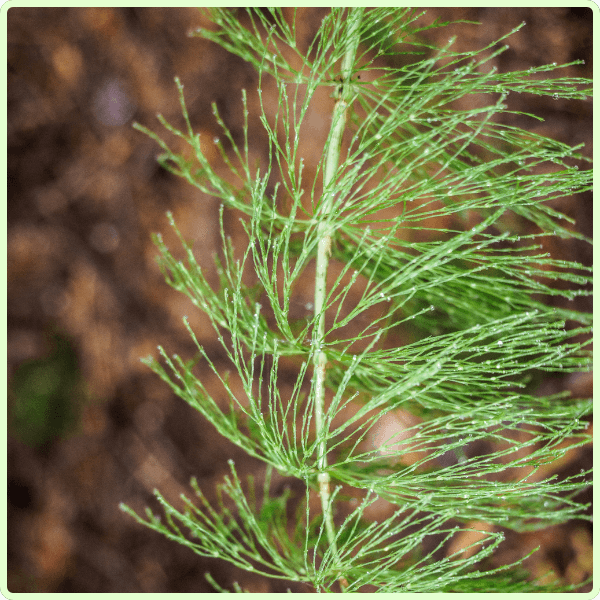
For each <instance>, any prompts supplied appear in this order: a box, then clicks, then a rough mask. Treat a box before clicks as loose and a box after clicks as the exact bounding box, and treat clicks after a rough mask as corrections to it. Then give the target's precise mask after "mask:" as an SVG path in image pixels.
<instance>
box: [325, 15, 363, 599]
mask: <svg viewBox="0 0 600 600" xmlns="http://www.w3.org/2000/svg"><path fill="white" fill-rule="evenodd" d="M363 13H364V9H363V8H355V9H350V12H349V14H348V29H347V31H348V46H347V50H346V52H345V54H344V57H343V59H342V69H341V77H342V81H341V84H340V90H339V92H338V94H337V102H336V103H335V107H334V109H333V117H332V123H331V132H330V135H329V147H328V149H327V156H326V157H325V166H324V170H323V194H324V197H323V202H322V204H321V213H322V220H321V222H320V225H319V229H318V232H319V246H318V249H317V270H316V275H315V303H314V304H315V315H317V319H318V320H317V326H316V329H315V331H314V335H313V347H314V348H316V349H317V350H316V351H315V357H314V378H315V379H314V381H315V423H316V428H317V439H319V438H321V441H320V442H319V445H318V450H317V452H318V457H317V465H318V469H319V473H318V476H317V479H318V482H319V494H320V496H321V507H322V510H323V517H324V520H325V530H326V533H327V540H328V542H329V545H330V548H331V551H332V552H333V553H334V555H336V556H337V544H336V541H335V529H334V525H333V510H332V506H331V494H330V487H329V473H328V472H327V441H326V440H325V433H326V432H325V431H324V427H325V424H324V412H325V368H326V365H327V356H326V354H325V352H323V350H322V348H323V343H324V341H325V340H324V338H325V311H324V309H323V307H324V304H325V298H326V295H327V289H326V284H327V265H328V263H329V255H330V253H331V235H332V233H333V231H332V229H333V222H332V218H331V216H332V215H331V210H332V206H333V200H334V196H335V193H334V190H333V189H332V188H331V186H330V184H331V182H332V181H333V180H334V178H335V175H336V173H337V168H338V163H339V157H340V150H341V143H342V135H343V133H344V127H345V125H346V112H347V109H348V106H349V103H350V102H351V100H352V93H353V92H352V84H351V81H350V78H351V76H352V65H353V64H354V61H355V56H356V52H357V50H358V43H359V35H358V30H359V27H360V23H361V20H362V17H363ZM339 581H340V585H341V587H342V590H343V589H344V588H345V587H346V585H347V583H346V580H345V579H344V577H343V575H342V574H340V579H339Z"/></svg>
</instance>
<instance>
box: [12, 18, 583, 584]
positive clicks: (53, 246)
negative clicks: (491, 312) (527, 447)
mask: <svg viewBox="0 0 600 600" xmlns="http://www.w3.org/2000/svg"><path fill="white" fill-rule="evenodd" d="M323 14H324V13H323V10H322V9H302V10H301V16H300V19H301V24H302V27H301V28H300V35H301V36H304V38H305V40H308V39H310V38H311V36H312V35H314V32H315V31H316V29H317V27H318V25H319V23H320V20H321V18H322V16H323ZM436 16H440V17H442V18H444V19H468V20H474V21H480V22H481V23H482V26H475V25H461V26H453V27H452V29H453V31H452V32H450V31H448V30H442V31H441V32H438V33H435V34H431V35H432V38H433V37H434V35H438V36H439V39H438V40H435V41H437V42H439V43H445V42H446V40H447V39H448V37H450V35H451V34H455V33H456V34H458V38H457V42H456V46H455V48H456V49H475V48H478V47H481V46H483V45H484V44H487V43H489V42H491V41H494V40H495V39H497V38H499V37H500V36H501V35H503V34H504V33H506V32H508V31H509V30H510V29H512V28H513V27H515V26H517V25H518V24H519V23H521V22H522V21H526V22H527V27H526V29H525V30H523V31H521V32H520V33H518V34H516V35H515V36H513V37H512V38H511V39H510V40H509V41H508V43H509V44H510V46H511V48H510V50H509V51H507V52H506V53H504V54H503V55H502V56H501V57H500V58H498V59H496V63H495V64H497V65H498V67H499V69H500V70H508V69H526V68H528V67H529V66H538V65H541V64H545V63H551V62H557V63H559V64H560V63H564V62H568V61H571V60H575V59H584V60H585V61H586V63H585V66H580V67H572V68H570V69H569V70H568V73H569V74H571V75H573V76H587V77H591V74H592V12H591V10H590V9H585V8H447V9H443V8H436V9H431V11H430V12H428V14H427V16H426V17H425V18H424V20H426V21H432V20H433V18H434V17H436ZM206 24H207V23H206V21H205V17H204V16H203V15H202V13H200V12H199V11H197V10H196V9H192V8H11V9H9V10H8V375H9V406H8V409H9V439H8V589H9V590H10V591H11V592H106V593H108V592H207V591H212V590H211V588H210V587H209V586H208V584H207V583H206V582H205V580H204V573H205V572H206V571H210V572H211V573H212V575H213V577H214V578H215V579H216V580H217V581H218V582H220V583H221V584H222V585H225V586H231V582H232V581H233V580H237V581H239V582H240V584H241V585H242V586H244V587H245V588H247V589H249V590H250V591H253V592H277V591H285V590H286V589H287V587H288V585H287V584H284V583H279V582H277V581H268V580H263V579H260V578H257V577H254V576H251V575H248V574H245V573H241V572H239V571H237V570H236V569H234V568H232V567H229V566H228V565H226V564H223V563H221V562H220V561H218V560H212V559H211V560H209V559H201V558H199V557H197V556H196V555H195V554H193V553H192V552H191V551H190V550H187V549H185V548H182V547H179V546H178V545H177V544H175V543H173V542H169V541H168V540H165V539H163V538H162V537H161V536H159V535H158V534H155V533H153V532H151V531H149V530H146V529H145V528H142V527H141V526H139V525H137V524H136V523H135V522H133V521H132V519H130V518H129V517H128V516H126V515H125V514H123V513H122V512H121V511H120V510H119V509H118V505H119V502H122V501H124V502H126V503H127V504H129V505H130V506H132V507H133V508H135V509H138V510H142V509H143V507H144V506H146V505H149V506H151V507H152V508H153V509H155V510H158V507H157V504H156V502H155V501H154V500H153V498H152V490H153V489H154V488H155V487H156V488H159V489H160V490H161V491H162V492H163V493H164V494H165V496H167V497H168V498H170V499H171V498H173V499H175V498H177V497H178V495H179V494H180V493H181V492H186V491H187V490H188V481H189V478H190V477H191V476H196V477H197V478H198V481H199V483H200V486H201V487H202V489H203V490H205V491H206V494H207V496H208V497H209V499H210V498H213V497H214V487H215V485H216V484H217V483H218V482H220V481H221V480H222V477H223V475H224V474H225V473H226V472H227V471H228V467H227V459H229V458H233V459H234V460H235V462H236V467H237V469H238V471H239V472H240V473H244V472H252V471H255V472H262V466H261V465H260V464H258V463H257V462H256V461H253V460H250V459H248V458H247V457H246V456H245V455H244V454H242V453H241V452H240V451H239V450H238V449H237V448H236V447H235V446H233V445H232V444H231V443H229V442H228V441H227V440H223V439H221V438H220V437H218V436H217V435H216V434H215V432H214V431H213V430H212V428H210V427H209V426H208V425H207V424H206V423H205V422H204V421H203V419H202V418H201V417H200V416H199V415H198V414H196V413H195V412H194V411H193V410H192V409H191V408H190V407H188V406H187V405H186V404H185V403H184V402H183V401H181V400H179V399H178V398H176V397H174V396H173V395H172V394H171V393H170V391H169V389H168V388H167V386H166V385H164V384H163V383H162V382H161V381H160V380H159V379H158V378H157V377H156V376H155V375H154V374H152V373H151V372H150V371H149V370H148V369H147V368H146V367H144V366H143V365H142V364H141V363H140V362H139V358H140V357H143V356H146V355H148V354H151V353H152V354H156V346H157V344H162V345H164V346H165V348H166V349H167V351H170V352H175V351H177V352H179V353H181V354H185V353H186V351H191V344H190V340H189V338H188V335H187V333H186V332H185V330H184V328H183V326H182V324H181V317H182V316H183V315H184V314H188V315H189V316H190V319H191V320H193V319H197V320H196V321H195V324H196V325H197V326H198V327H197V328H196V330H197V331H198V336H199V338H200V341H201V342H202V343H205V344H206V347H207V349H208V351H209V353H210V352H211V351H213V352H214V353H215V356H216V357H217V360H220V358H219V357H220V354H219V353H218V346H217V345H216V344H215V340H214V336H213V335H212V330H211V329H209V328H208V327H206V321H203V320H202V318H201V317H200V316H197V317H195V316H194V315H193V311H192V308H191V305H190V304H189V303H188V302H187V300H186V298H185V297H183V296H181V295H180V294H177V293H176V292H174V291H173V290H172V289H171V288H169V287H168V286H167V285H166V284H165V283H164V281H163V278H162V275H161V274H160V272H159V270H158V268H157V267H156V265H155V256H156V249H155V247H154V246H153V244H152V242H151V239H150V236H151V233H152V232H156V231H161V232H163V233H164V236H165V239H166V240H167V241H168V244H169V245H170V246H171V247H173V248H175V247H176V243H175V242H173V241H172V239H173V236H172V234H171V233H170V231H169V230H168V224H167V220H166V218H165V212H166V211H167V210H172V211H173V213H174V215H175V218H176V220H177V222H178V223H179V225H180V227H181V229H182V232H183V234H184V236H185V237H186V238H187V239H188V240H193V241H194V250H195V252H196V255H197V257H198V261H199V262H200V264H201V265H202V266H203V267H205V268H206V270H207V273H208V274H209V278H210V277H212V278H213V280H212V281H214V268H213V265H212V258H211V257H212V254H213V253H214V252H216V251H217V249H218V245H219V234H218V228H217V218H218V206H219V202H218V201H217V200H213V199H210V198H206V197H202V196H201V194H200V193H199V192H198V191H197V190H195V188H193V187H191V186H189V185H188V184H186V183H185V182H183V181H182V180H179V179H178V178H176V177H174V176H172V175H170V174H169V173H167V172H165V171H164V170H162V169H160V168H159V167H158V165H157V163H156V156H157V154H158V148H157V147H156V145H155V143H154V142H152V141H151V140H149V139H148V138H147V137H146V136H144V135H143V134H141V133H139V132H137V131H135V130H134V129H133V128H132V127H131V125H132V122H133V121H138V122H140V123H142V124H144V125H146V126H148V127H150V128H151V129H156V130H160V129H161V128H160V125H159V124H158V123H157V121H156V117H155V115H156V113H157V112H161V113H162V114H164V115H165V117H166V118H167V119H168V120H169V121H170V122H172V123H174V124H176V125H177V126H182V125H183V122H182V118H181V114H180V109H179V105H178V99H177V92H176V89H175V86H174V83H173V78H174V76H175V75H178V76H179V77H180V78H181V80H182V82H183V83H184V85H185V93H186V99H187V102H188V109H189V111H190V117H191V120H192V123H193V125H194V127H195V129H196V131H197V132H200V133H201V135H202V139H203V141H204V142H206V152H207V154H208V156H209V158H210V159H211V160H215V161H216V159H217V154H216V152H215V150H214V146H213V145H212V140H213V137H214V136H217V135H220V133H219V130H218V127H217V125H216V124H215V121H214V118H213V115H212V111H211V102H216V103H217V105H218V107H219V110H220V113H221V115H222V116H223V118H224V119H225V121H226V123H227V124H228V126H229V127H230V128H231V130H232V132H233V133H234V135H239V134H240V133H241V126H242V117H241V110H240V108H241V103H240V89H241V88H242V87H244V88H246V89H247V90H248V92H249V94H252V93H253V92H254V91H255V90H256V85H257V76H256V74H255V73H254V71H252V70H251V69H250V68H249V67H248V66H247V65H246V64H245V63H243V62H242V61H241V60H239V59H237V58H235V57H233V56H230V55H228V54H227V53H226V52H224V51H223V50H221V49H220V48H219V47H217V46H216V45H212V44H209V43H207V42H205V41H203V40H201V39H199V38H190V37H188V36H187V35H186V34H187V33H188V32H189V31H190V30H192V29H194V28H196V27H198V26H200V25H206ZM512 96H514V94H513V95H511V98H509V100H508V102H509V106H510V107H511V108H515V109H522V110H530V111H532V112H536V113H537V114H539V115H541V116H542V117H544V119H545V121H544V123H542V124H538V123H534V124H532V123H531V120H526V119H523V118H517V119H516V122H518V123H519V124H522V125H525V126H527V127H532V126H533V127H535V128H536V131H539V132H541V133H544V134H546V135H549V136H552V137H555V138H557V139H560V140H561V141H564V142H567V143H569V144H572V145H574V144H577V143H581V142H585V143H586V148H585V149H584V151H583V152H584V153H585V154H588V155H590V154H591V148H592V127H591V103H589V102H588V103H582V102H579V103H569V102H564V101H553V100H551V99H538V98H529V97H525V96H523V97H519V98H512ZM331 102H332V101H331V100H329V99H328V100H327V101H325V102H324V103H323V106H321V107H316V109H315V110H317V111H322V115H323V116H322V120H323V122H324V123H327V119H328V115H329V111H330V110H331V105H330V104H331ZM511 103H512V104H511ZM272 108H273V109H274V108H275V106H274V105H273V107H272ZM250 129H251V134H252V142H253V144H254V148H253V150H252V152H253V153H254V154H255V155H256V156H257V157H259V158H260V157H261V156H262V157H265V156H266V148H265V146H264V136H263V135H260V124H259V122H258V119H256V120H255V121H253V122H252V123H251V128H250ZM326 133H327V132H326V130H324V131H322V132H321V135H322V136H325V135H326ZM318 159H319V149H318V148H316V149H315V152H314V153H311V154H310V156H306V161H307V163H309V164H308V167H309V168H312V169H314V167H315V165H316V163H317V161H318ZM557 208H559V209H560V210H563V211H564V212H566V213H567V214H569V215H570V216H573V217H574V218H576V219H577V220H578V228H579V229H580V230H581V231H584V232H585V233H586V234H587V235H591V227H592V199H591V195H579V196H577V197H573V198H569V199H565V200H563V201H561V202H560V203H557ZM236 221H237V217H236V216H229V217H228V218H227V219H226V227H227V228H228V233H231V234H232V236H233V237H234V241H235V239H236V236H237V234H239V227H236V225H235V223H234V222H236ZM242 243H243V241H242V240H240V241H239V242H238V244H242ZM549 251H551V252H553V253H554V254H555V255H556V256H561V257H564V258H570V259H574V260H580V261H581V262H584V263H586V264H591V251H590V250H589V248H588V247H587V246H585V245H583V244H578V243H568V244H562V245H561V246H557V247H552V248H549ZM578 307H579V308H581V309H584V310H585V309H588V310H591V305H590V304H589V301H588V300H584V301H582V302H581V303H579V305H578ZM203 335H204V336H205V337H204V338H203V337H202V336H203ZM207 378H208V379H210V375H208V374H207ZM210 385H211V382H210V381H209V382H208V386H209V389H210ZM561 389H571V390H572V391H573V392H574V393H575V394H576V395H578V396H588V395H590V394H591V376H589V375H577V376H568V377H563V378H555V377H553V378H548V379H547V380H546V381H544V382H543V383H542V386H541V393H552V392H555V391H560V390H561ZM217 393H219V392H217ZM221 395H222V393H221ZM589 464H591V452H590V451H587V450H582V451H581V452H579V453H577V454H576V455H567V458H566V459H565V461H564V462H563V463H561V464H560V465H557V466H556V467H555V468H556V471H557V472H571V471H574V472H577V471H579V469H580V468H587V467H588V466H589ZM590 499H591V497H590ZM539 544H542V550H541V551H540V552H538V553H537V555H536V557H535V559H532V560H531V561H530V563H529V566H530V567H531V569H532V570H533V572H534V573H536V574H542V573H543V572H545V571H546V570H547V569H549V568H553V569H554V570H555V571H556V572H557V574H558V575H559V576H560V577H561V578H562V579H563V581H565V582H571V583H578V582H580V581H582V580H583V579H585V577H587V576H589V574H590V573H591V526H588V525H587V524H582V522H579V523H574V524H567V525H565V526H564V527H562V528H554V529H553V530H549V531H545V532H542V533H540V534H535V535H534V534H531V535H528V536H520V537H518V538H517V537H509V538H507V542H506V544H505V545H504V550H503V552H504V554H503V555H502V556H500V557H499V560H506V561H511V560H514V559H515V558H516V557H517V556H518V555H519V554H520V553H521V552H522V551H523V549H526V550H531V549H533V548H534V547H535V546H537V545H539ZM291 588H292V590H293V591H303V590H302V588H300V587H298V586H291Z"/></svg>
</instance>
